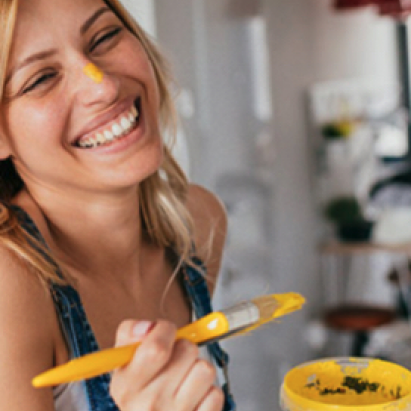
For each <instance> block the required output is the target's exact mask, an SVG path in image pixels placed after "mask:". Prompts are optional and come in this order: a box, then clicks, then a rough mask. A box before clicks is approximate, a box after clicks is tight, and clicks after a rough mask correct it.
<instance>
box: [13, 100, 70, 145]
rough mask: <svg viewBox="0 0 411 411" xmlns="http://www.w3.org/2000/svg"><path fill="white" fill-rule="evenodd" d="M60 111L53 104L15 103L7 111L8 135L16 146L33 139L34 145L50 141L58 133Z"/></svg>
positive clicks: (60, 122) (60, 121)
mask: <svg viewBox="0 0 411 411" xmlns="http://www.w3.org/2000/svg"><path fill="white" fill-rule="evenodd" d="M60 113H61V111H60V110H59V107H58V106H57V105H56V104H55V102H54V103H53V104H47V103H45V102H43V103H41V104H30V105H29V106H27V105H21V106H19V105H16V106H14V107H13V108H11V109H10V110H9V112H8V115H7V119H8V128H9V135H10V136H11V137H12V141H13V142H14V143H15V145H16V146H19V145H21V144H23V143H24V144H27V142H30V141H32V142H33V141H34V142H35V144H36V145H38V144H40V145H41V144H42V143H43V142H44V143H45V142H50V141H51V140H52V138H53V136H55V135H58V134H59V130H60V128H61V124H62V120H61V116H60Z"/></svg>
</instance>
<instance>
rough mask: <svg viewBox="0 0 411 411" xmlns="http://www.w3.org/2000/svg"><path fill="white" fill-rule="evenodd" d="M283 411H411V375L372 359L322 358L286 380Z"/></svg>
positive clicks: (395, 365)
mask: <svg viewBox="0 0 411 411" xmlns="http://www.w3.org/2000/svg"><path fill="white" fill-rule="evenodd" d="M280 402H281V409H282V410H283V411H314V410H315V411H398V410H401V411H411V371H410V370H408V369H406V368H404V367H402V366H400V365H398V364H394V363H391V362H388V361H383V360H379V359H372V358H352V357H339V358H323V359H319V360H316V361H310V362H306V363H303V364H301V365H299V366H297V367H295V368H293V369H291V370H290V371H289V372H288V373H287V374H286V376H285V377H284V381H283V384H282V386H281V391H280Z"/></svg>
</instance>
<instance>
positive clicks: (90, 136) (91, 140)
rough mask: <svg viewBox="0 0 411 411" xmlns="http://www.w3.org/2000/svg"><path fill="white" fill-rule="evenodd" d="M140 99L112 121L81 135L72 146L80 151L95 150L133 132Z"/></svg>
mask: <svg viewBox="0 0 411 411" xmlns="http://www.w3.org/2000/svg"><path fill="white" fill-rule="evenodd" d="M140 112H141V98H137V99H136V100H135V101H134V104H132V105H131V106H130V107H128V108H127V109H125V110H123V111H122V112H121V113H120V114H118V115H117V116H116V117H115V118H114V120H111V121H109V122H107V123H105V124H104V123H103V125H102V126H98V127H97V128H95V130H93V131H91V132H87V133H83V134H82V135H81V136H80V137H79V138H77V139H76V141H75V142H74V146H76V147H79V148H82V149H90V148H96V147H100V146H105V145H109V144H111V143H113V142H114V141H116V140H118V139H121V138H122V137H124V136H126V135H127V134H129V133H130V132H131V131H132V130H134V129H135V128H136V127H137V125H138V123H139V119H140Z"/></svg>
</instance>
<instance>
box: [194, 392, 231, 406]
mask: <svg viewBox="0 0 411 411" xmlns="http://www.w3.org/2000/svg"><path fill="white" fill-rule="evenodd" d="M223 406H224V393H223V391H222V390H221V389H220V388H218V387H212V388H211V389H210V391H209V392H208V393H207V394H206V396H205V397H204V398H203V400H202V401H201V403H200V405H199V406H198V407H197V408H196V409H195V411H221V410H222V409H223Z"/></svg>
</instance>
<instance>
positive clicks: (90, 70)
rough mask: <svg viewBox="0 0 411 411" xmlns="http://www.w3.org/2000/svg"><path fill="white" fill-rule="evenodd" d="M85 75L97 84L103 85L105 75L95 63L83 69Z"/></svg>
mask: <svg viewBox="0 0 411 411" xmlns="http://www.w3.org/2000/svg"><path fill="white" fill-rule="evenodd" d="M83 72H84V74H85V75H86V76H87V77H89V78H91V80H93V81H94V82H95V83H97V84H98V83H101V82H102V81H103V77H104V73H103V72H102V71H101V70H100V69H99V68H98V67H96V66H95V65H94V64H93V63H88V64H87V65H86V66H84V68H83Z"/></svg>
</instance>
